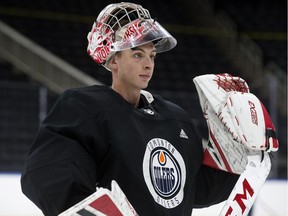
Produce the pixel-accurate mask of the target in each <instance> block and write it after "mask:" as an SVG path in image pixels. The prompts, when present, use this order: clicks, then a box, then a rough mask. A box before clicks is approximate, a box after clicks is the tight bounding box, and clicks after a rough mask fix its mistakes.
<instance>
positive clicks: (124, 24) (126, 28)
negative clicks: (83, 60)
mask: <svg viewBox="0 0 288 216" xmlns="http://www.w3.org/2000/svg"><path fill="white" fill-rule="evenodd" d="M87 39H88V47H87V52H88V54H89V55H90V56H91V57H92V58H93V60H94V61H95V62H97V63H98V64H102V65H103V66H104V67H106V68H107V69H108V70H109V68H108V64H109V60H110V59H111V57H112V56H113V55H114V54H115V53H116V52H118V51H122V50H126V49H130V48H134V47H138V46H141V45H143V44H146V43H149V42H154V44H155V48H156V52H157V53H160V52H165V51H168V50H170V49H172V48H174V47H175V46H176V43H177V41H176V39H175V38H174V37H173V36H172V35H170V34H169V32H167V31H166V30H165V29H164V28H163V27H162V26H161V25H160V24H159V23H158V22H157V21H155V20H153V19H152V18H151V16H150V13H149V11H148V10H147V9H144V8H143V7H142V6H141V5H137V4H133V3H127V2H122V3H116V4H110V5H108V6H107V7H105V8H104V9H103V10H102V11H101V12H100V14H99V16H98V17H97V20H96V22H95V23H94V24H93V26H92V29H91V31H90V32H89V33H88V36H87Z"/></svg>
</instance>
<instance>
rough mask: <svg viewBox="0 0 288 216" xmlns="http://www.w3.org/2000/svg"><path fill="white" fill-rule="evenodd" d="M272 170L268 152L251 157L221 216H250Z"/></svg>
mask: <svg viewBox="0 0 288 216" xmlns="http://www.w3.org/2000/svg"><path fill="white" fill-rule="evenodd" d="M254 153H255V152H254ZM262 157H263V158H262ZM270 169H271V161H270V158H269V155H268V153H267V152H257V153H256V154H253V155H249V156H248V163H247V166H246V170H245V171H244V172H243V173H242V174H241V176H240V177H239V179H238V181H237V183H236V184H235V186H234V188H233V190H232V192H231V194H230V196H229V198H228V200H227V201H226V203H225V204H224V207H223V209H222V211H221V213H220V215H219V216H230V215H231V216H246V215H248V213H249V211H250V209H251V207H252V205H253V203H254V202H255V199H256V197H257V195H258V193H259V191H260V189H261V187H262V185H263V184H264V182H265V180H266V178H267V176H268V175H269V172H270Z"/></svg>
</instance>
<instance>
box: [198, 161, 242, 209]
mask: <svg viewBox="0 0 288 216" xmlns="http://www.w3.org/2000/svg"><path fill="white" fill-rule="evenodd" d="M238 178H239V175H237V174H232V173H228V172H225V171H222V170H217V169H214V168H211V167H208V166H206V165H202V166H201V168H200V170H199V171H198V174H197V179H196V187H195V188H196V191H195V201H194V208H203V207H208V206H211V205H215V204H218V203H220V202H222V201H224V200H227V199H228V197H229V195H230V193H231V191H232V189H233V187H234V185H235V184H236V182H237V180H238Z"/></svg>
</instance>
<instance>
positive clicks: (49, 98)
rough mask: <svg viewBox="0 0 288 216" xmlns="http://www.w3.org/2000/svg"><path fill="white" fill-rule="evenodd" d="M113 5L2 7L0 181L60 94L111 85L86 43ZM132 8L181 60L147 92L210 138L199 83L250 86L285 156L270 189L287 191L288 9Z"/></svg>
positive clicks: (164, 57)
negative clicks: (204, 78) (198, 79)
mask: <svg viewBox="0 0 288 216" xmlns="http://www.w3.org/2000/svg"><path fill="white" fill-rule="evenodd" d="M114 2H120V1H117V0H115V1H108V0H97V1H96V0H81V1H79V0H1V1H0V101H1V102H0V173H2V174H9V173H13V174H15V173H16V174H19V173H20V172H21V169H22V166H23V162H24V159H25V156H26V154H27V151H28V150H29V146H30V145H31V143H32V141H33V139H34V136H35V134H36V132H37V130H38V126H39V123H40V122H41V121H42V120H43V118H44V117H45V116H46V114H47V112H49V110H50V108H51V106H52V105H53V103H54V102H55V100H56V99H57V97H58V95H59V94H60V93H61V92H63V91H64V90H65V89H67V88H71V87H76V86H84V85H92V84H105V85H109V84H110V79H111V76H110V73H109V72H107V71H105V69H104V68H102V67H100V66H97V65H96V63H94V62H93V61H92V59H91V58H90V57H89V56H88V55H87V53H86V47H87V39H86V36H87V33H88V31H90V29H91V27H92V24H93V21H94V20H95V19H96V16H97V14H98V13H99V12H100V11H101V10H102V9H103V8H104V7H105V6H106V5H107V4H109V3H114ZM133 2H134V3H139V4H141V5H142V6H144V7H145V8H147V9H149V11H150V13H151V15H152V17H155V18H156V19H157V20H158V21H159V22H160V23H161V24H162V25H163V26H164V27H166V28H167V29H168V31H169V32H170V33H171V34H172V35H173V36H175V37H176V39H177V40H178V45H177V46H176V48H174V50H172V51H170V52H168V53H164V54H159V55H158V56H157V61H156V67H155V73H154V78H153V79H152V81H151V82H150V86H149V88H148V90H149V91H151V92H153V93H157V94H158V93H159V94H161V95H162V96H163V97H165V98H167V99H170V100H172V101H174V102H176V103H177V104H179V105H180V106H182V107H183V108H184V109H186V110H187V111H188V112H189V113H190V114H191V116H192V117H193V118H194V121H195V123H196V124H197V125H198V126H199V128H200V129H201V133H202V134H203V136H207V128H206V123H205V121H204V120H203V118H202V113H201V110H200V105H199V102H198V96H197V93H196V89H195V87H194V84H193V82H192V79H193V78H194V77H195V76H197V75H200V74H209V73H214V74H215V73H231V74H232V75H234V76H241V77H243V78H244V79H245V80H246V81H247V82H248V84H249V86H250V91H251V92H252V93H254V94H256V95H257V96H258V97H259V98H260V99H261V100H262V102H263V103H264V105H265V106H266V108H267V110H268V111H269V113H270V115H271V117H272V119H273V121H274V123H275V127H276V129H277V133H278V138H279V141H280V149H279V151H278V152H277V153H273V159H272V171H271V173H270V175H269V180H284V181H286V182H287V1H285V0H274V1H271V0H254V1H251V0H234V1H229V0H179V1H172V0H166V1H160V0H154V1H144V0H142V1H133ZM67 112H69V110H67ZM279 199H280V198H279ZM267 215H269V214H267Z"/></svg>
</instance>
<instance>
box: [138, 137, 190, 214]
mask: <svg viewBox="0 0 288 216" xmlns="http://www.w3.org/2000/svg"><path fill="white" fill-rule="evenodd" d="M143 175H144V179H145V182H146V185H147V187H148V189H149V192H150V193H151V195H152V196H153V198H154V200H155V202H156V203H158V204H159V205H161V206H163V207H165V208H169V209H170V208H175V207H176V206H178V205H179V204H180V203H181V202H182V201H183V197H184V186H185V181H186V168H185V163H184V160H183V158H182V156H181V154H180V153H179V152H178V151H177V149H176V148H175V147H174V146H173V145H172V144H171V143H169V142H168V141H167V140H165V139H161V138H154V139H152V140H150V141H149V142H148V144H147V146H146V151H145V154H144V158H143Z"/></svg>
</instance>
